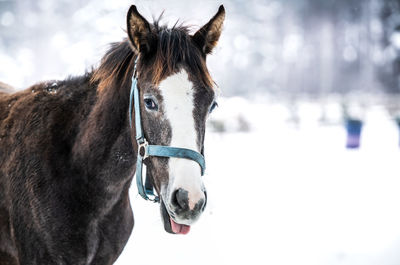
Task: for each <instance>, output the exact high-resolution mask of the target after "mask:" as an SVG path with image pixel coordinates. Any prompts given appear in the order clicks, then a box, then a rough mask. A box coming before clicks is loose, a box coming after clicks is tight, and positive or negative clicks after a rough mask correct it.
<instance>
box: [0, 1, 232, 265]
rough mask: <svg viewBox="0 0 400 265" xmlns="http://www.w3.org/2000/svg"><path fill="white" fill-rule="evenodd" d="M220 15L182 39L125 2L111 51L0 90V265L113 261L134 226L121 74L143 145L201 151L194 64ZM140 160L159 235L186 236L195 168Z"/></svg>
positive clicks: (208, 93)
mask: <svg viewBox="0 0 400 265" xmlns="http://www.w3.org/2000/svg"><path fill="white" fill-rule="evenodd" d="M224 17H225V10H224V8H223V7H222V6H221V7H220V8H219V10H218V12H217V13H216V15H215V16H214V17H213V18H212V19H211V20H210V21H209V22H208V23H207V24H205V25H204V26H203V27H202V28H200V30H198V31H197V32H196V33H195V34H193V35H190V34H189V30H188V28H186V27H184V26H174V27H173V28H167V27H166V26H161V25H159V21H155V22H154V23H153V24H150V23H149V22H147V20H146V19H145V18H144V17H143V16H142V15H140V14H139V13H138V11H137V9H136V7H135V6H132V7H131V8H130V9H129V11H128V14H127V34H128V38H127V39H126V40H124V41H122V42H119V43H115V44H113V45H112V47H111V49H110V50H109V51H108V52H107V53H106V54H105V56H104V57H103V59H102V61H101V63H100V66H99V67H98V68H97V69H94V70H93V71H91V72H88V73H86V74H85V75H83V76H79V77H74V78H69V79H66V80H62V81H49V82H42V83H39V84H36V85H34V86H31V87H30V88H28V89H26V90H24V91H20V92H17V93H14V94H10V93H0V264H1V265H6V264H7V265H11V264H12V265H15V264H21V265H22V264H112V263H114V261H115V260H116V259H117V258H118V256H119V255H120V253H121V252H122V250H123V248H124V246H125V244H126V242H127V240H128V238H129V236H130V233H131V230H132V228H133V225H134V220H133V213H132V210H131V205H130V201H129V196H128V191H129V187H130V185H131V181H132V178H133V175H134V173H135V169H136V167H135V166H136V161H137V159H138V143H137V141H136V139H135V138H136V137H135V136H136V127H135V126H133V127H132V128H131V127H130V118H129V117H130V113H129V109H130V108H129V98H130V89H131V86H132V81H131V80H132V79H131V78H132V76H133V75H134V72H135V73H136V74H135V77H136V79H135V80H136V81H137V88H138V91H139V94H138V98H136V99H137V100H138V102H140V108H138V110H140V116H141V127H142V131H143V134H144V137H145V138H146V139H147V142H148V144H149V145H157V146H167V147H168V146H170V147H175V148H177V149H183V148H184V149H189V150H192V152H196V153H199V154H203V153H204V134H205V124H206V119H207V117H208V115H209V113H210V112H211V110H212V109H213V108H214V107H215V105H216V102H215V92H214V89H213V84H214V82H213V81H212V79H211V77H210V74H209V72H208V70H207V66H206V56H207V55H208V54H209V53H210V52H211V51H212V49H213V48H214V47H215V45H216V43H217V41H218V39H219V37H220V34H221V30H222V24H223V21H224ZM135 62H137V63H136V64H135ZM135 65H136V66H135ZM134 69H135V71H134ZM133 112H135V109H133ZM135 114H136V113H132V115H135ZM144 164H145V165H146V166H147V177H148V179H149V183H150V184H151V186H152V187H154V189H155V191H156V193H157V194H158V196H159V198H160V202H161V203H160V209H161V216H162V219H163V223H164V228H165V230H166V231H167V232H169V233H174V234H186V233H188V232H189V229H190V226H191V225H192V224H193V223H194V222H195V221H196V220H197V219H198V218H199V216H200V215H201V213H202V212H203V211H204V207H205V205H206V201H207V195H206V190H205V187H204V184H203V182H202V177H201V175H202V172H201V170H200V167H199V164H198V163H196V161H193V160H190V159H184V158H178V157H162V156H149V157H144Z"/></svg>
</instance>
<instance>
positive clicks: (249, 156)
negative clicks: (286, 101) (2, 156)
mask: <svg viewBox="0 0 400 265" xmlns="http://www.w3.org/2000/svg"><path fill="white" fill-rule="evenodd" d="M246 104H247V105H246ZM224 107H225V110H224ZM234 109H236V112H238V111H239V112H240V110H246V111H244V112H243V115H244V116H245V117H246V118H247V119H248V120H249V121H250V124H251V128H252V130H251V131H250V132H248V133H243V132H234V131H230V132H227V133H223V134H221V133H208V135H207V143H206V160H207V175H206V176H205V183H206V187H207V189H208V194H209V200H208V206H207V209H206V212H205V213H204V214H203V216H202V218H201V219H200V220H199V222H198V223H196V224H195V225H194V226H193V227H192V230H191V232H190V233H189V234H188V235H186V236H175V235H170V234H167V233H166V232H165V231H164V229H163V226H162V223H161V218H160V214H159V206H158V205H155V204H152V203H149V202H145V201H143V200H142V199H141V198H140V197H139V196H138V195H137V191H136V187H135V186H132V188H131V202H132V207H133V210H134V214H135V228H134V231H133V234H132V236H131V239H130V241H129V242H128V245H127V246H126V248H125V250H124V252H123V254H122V255H121V257H120V258H119V260H118V262H117V264H118V265H123V264H141V265H146V264H174V265H178V264H184V265H187V264H191V265H196V264H199V265H200V264H202V265H204V264H252V265H257V264H269V265H280V264H282V265H283V264H285V265H286V264H287V265H289V264H290V265H293V264H296V265H301V264H305V265H313V264H319V265H330V264H341V265H347V264H348V265H358V264H359V265H370V264H371V265H372V264H380V265H392V264H393V265H394V264H399V263H400V252H399V251H398V250H399V248H400V225H399V224H400V211H399V206H400V192H399V189H400V167H399V166H398V165H399V162H398V161H399V159H400V151H399V148H398V131H397V128H396V127H395V125H394V124H393V123H392V122H391V121H390V120H389V118H388V117H387V116H386V114H385V112H384V110H383V109H381V108H379V107H375V108H372V109H370V110H369V111H368V112H367V115H366V118H367V121H366V126H365V127H364V131H363V133H364V134H363V140H362V147H361V149H359V150H351V151H349V150H346V149H345V148H344V145H345V132H344V130H343V128H342V127H341V126H340V125H339V124H337V125H331V126H319V125H318V122H317V119H318V111H319V108H318V106H317V105H316V104H310V103H309V104H303V105H301V106H300V108H299V113H300V114H301V123H300V126H299V127H297V128H296V127H294V126H292V125H290V124H288V123H287V122H286V121H285V120H286V118H287V117H286V116H287V113H286V110H285V108H283V107H282V106H281V105H269V106H267V105H262V104H258V105H257V104H254V105H249V102H245V101H243V100H241V99H232V100H225V101H222V103H221V102H220V108H219V109H218V110H216V111H215V114H214V115H215V116H216V117H219V116H223V115H225V114H226V113H229V114H232V113H234Z"/></svg>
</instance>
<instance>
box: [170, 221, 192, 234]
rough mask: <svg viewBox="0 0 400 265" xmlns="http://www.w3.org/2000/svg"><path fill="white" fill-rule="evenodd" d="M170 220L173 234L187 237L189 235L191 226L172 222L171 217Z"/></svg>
mask: <svg viewBox="0 0 400 265" xmlns="http://www.w3.org/2000/svg"><path fill="white" fill-rule="evenodd" d="M169 220H170V221H171V228H172V232H174V233H175V234H182V235H186V234H187V233H189V231H190V226H189V225H181V224H177V223H175V221H174V220H172V218H171V217H170V218H169Z"/></svg>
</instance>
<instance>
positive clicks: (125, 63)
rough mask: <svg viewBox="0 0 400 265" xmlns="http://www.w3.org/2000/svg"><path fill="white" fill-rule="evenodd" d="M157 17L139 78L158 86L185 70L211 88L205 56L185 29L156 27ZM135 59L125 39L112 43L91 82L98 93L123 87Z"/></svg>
mask: <svg viewBox="0 0 400 265" xmlns="http://www.w3.org/2000/svg"><path fill="white" fill-rule="evenodd" d="M160 18H161V17H160ZM160 18H159V19H158V20H156V21H155V22H154V23H153V24H152V25H151V30H152V34H153V36H154V38H152V40H151V41H152V42H153V43H151V44H150V46H151V47H152V48H153V51H151V52H150V54H148V55H145V56H144V58H143V60H141V64H142V65H143V64H144V65H145V66H146V67H141V72H140V73H139V75H145V76H151V77H152V82H153V83H154V84H159V83H160V82H161V81H162V80H163V79H164V78H166V77H167V76H168V75H171V74H172V73H175V72H178V71H180V70H181V69H182V67H187V70H188V71H190V73H191V74H193V75H196V76H197V77H198V78H199V80H201V82H202V85H203V86H205V87H206V88H208V89H212V88H213V84H214V82H213V80H212V79H211V76H210V74H209V72H208V70H207V66H206V62H205V56H204V55H203V54H202V52H201V51H200V49H199V48H198V47H197V46H196V45H195V44H194V42H193V41H192V39H191V38H192V37H191V36H190V35H189V28H188V27H186V26H183V25H179V26H177V25H176V24H175V25H174V26H173V27H172V28H167V26H166V25H163V26H160V25H159V20H160ZM136 57H137V55H136V54H135V52H134V50H133V49H132V47H131V44H130V42H129V40H128V39H124V40H123V41H121V42H117V43H112V44H111V47H110V49H109V50H108V51H107V52H106V54H105V55H104V57H103V58H102V59H101V62H100V66H99V67H98V68H97V69H95V70H94V72H93V75H92V78H91V82H97V83H98V90H99V91H101V90H102V89H103V88H105V87H107V86H109V85H111V84H114V85H120V86H121V85H123V84H126V83H127V82H129V81H130V79H131V78H132V74H133V65H134V62H133V61H134V60H135V59H136ZM113 82H117V83H113Z"/></svg>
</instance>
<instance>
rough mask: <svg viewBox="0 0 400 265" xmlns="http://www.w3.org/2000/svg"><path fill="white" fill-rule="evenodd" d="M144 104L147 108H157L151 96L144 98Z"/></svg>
mask: <svg viewBox="0 0 400 265" xmlns="http://www.w3.org/2000/svg"><path fill="white" fill-rule="evenodd" d="M144 105H145V107H146V108H147V109H148V110H158V106H157V104H156V103H155V102H154V100H153V99H152V98H145V99H144Z"/></svg>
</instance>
